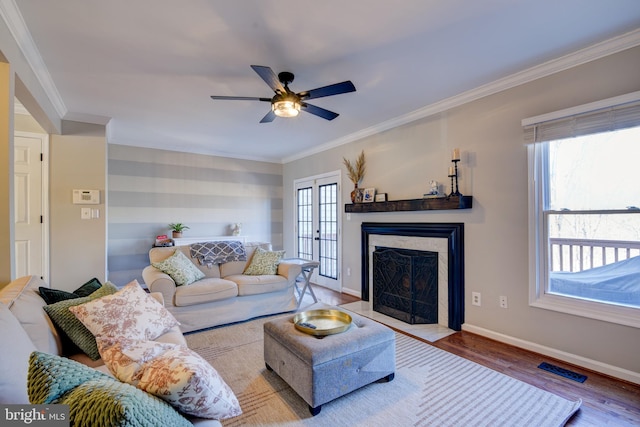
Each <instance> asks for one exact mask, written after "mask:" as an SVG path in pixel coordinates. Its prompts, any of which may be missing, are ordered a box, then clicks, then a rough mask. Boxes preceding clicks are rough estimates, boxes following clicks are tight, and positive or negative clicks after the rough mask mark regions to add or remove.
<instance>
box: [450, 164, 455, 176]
mask: <svg viewBox="0 0 640 427" xmlns="http://www.w3.org/2000/svg"><path fill="white" fill-rule="evenodd" d="M455 174H456V172H455V170H454V169H453V166H449V176H454V175H455Z"/></svg>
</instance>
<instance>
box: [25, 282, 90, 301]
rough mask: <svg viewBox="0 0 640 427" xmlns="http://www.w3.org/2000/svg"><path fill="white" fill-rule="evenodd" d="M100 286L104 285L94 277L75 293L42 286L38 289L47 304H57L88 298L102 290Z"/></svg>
mask: <svg viewBox="0 0 640 427" xmlns="http://www.w3.org/2000/svg"><path fill="white" fill-rule="evenodd" d="M100 286H102V283H100V280H98V279H96V278H95V277H94V278H93V279H91V280H89V281H88V282H86V283H85V284H84V285H82V286H80V287H79V288H78V289H76V290H75V291H73V292H67V291H63V290H61V289H52V288H48V287H45V286H40V287H39V288H38V292H39V293H40V296H41V297H42V299H43V300H44V301H45V302H46V303H47V304H55V303H56V302H58V301H64V300H68V299H74V298H81V297H88V296H89V295H91V294H92V293H93V292H95V291H97V290H98V289H100Z"/></svg>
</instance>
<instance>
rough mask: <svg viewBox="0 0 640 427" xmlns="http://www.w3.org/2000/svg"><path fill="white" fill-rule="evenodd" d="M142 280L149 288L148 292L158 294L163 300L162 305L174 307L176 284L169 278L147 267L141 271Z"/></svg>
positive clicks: (153, 268) (150, 266)
mask: <svg viewBox="0 0 640 427" xmlns="http://www.w3.org/2000/svg"><path fill="white" fill-rule="evenodd" d="M142 278H143V279H144V283H145V284H146V285H147V288H149V292H160V293H161V294H162V298H163V300H164V305H165V306H167V305H174V304H173V296H174V294H175V293H176V282H174V281H173V279H172V278H171V276H169V275H168V274H166V273H163V272H162V271H160V270H158V269H157V268H155V267H154V266H152V265H148V266H146V267H145V268H144V270H142Z"/></svg>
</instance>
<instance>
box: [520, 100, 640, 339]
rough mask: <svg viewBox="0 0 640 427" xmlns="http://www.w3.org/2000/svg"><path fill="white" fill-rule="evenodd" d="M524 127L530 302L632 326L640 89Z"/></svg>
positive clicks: (639, 224)
mask: <svg viewBox="0 0 640 427" xmlns="http://www.w3.org/2000/svg"><path fill="white" fill-rule="evenodd" d="M523 125H524V126H525V139H526V140H527V142H528V143H530V145H529V156H530V157H529V174H530V180H529V182H530V183H531V184H530V198H529V200H530V206H529V208H530V209H529V211H530V227H531V228H530V243H531V255H532V256H531V284H530V303H531V305H533V306H536V307H542V308H547V309H552V310H557V311H562V312H567V313H572V314H577V315H581V316H585V317H591V318H597V319H601V320H606V321H612V322H616V323H621V324H625V325H630V326H636V327H640V185H638V182H640V165H638V164H637V163H636V160H635V159H640V93H634V94H630V95H627V96H623V97H618V98H615V99H612V100H607V101H603V102H601V103H594V104H590V105H587V106H582V107H577V108H574V109H570V110H565V111H561V112H557V113H552V114H549V115H545V116H539V117H536V118H532V119H526V120H523Z"/></svg>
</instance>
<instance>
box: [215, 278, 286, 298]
mask: <svg viewBox="0 0 640 427" xmlns="http://www.w3.org/2000/svg"><path fill="white" fill-rule="evenodd" d="M225 279H227V280H231V281H233V282H235V283H236V285H238V295H240V296H243V295H255V294H266V293H268V292H276V291H281V290H284V289H287V286H288V282H287V278H286V277H283V276H278V275H277V274H263V275H260V276H249V275H246V274H236V275H234V276H227V277H225Z"/></svg>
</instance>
